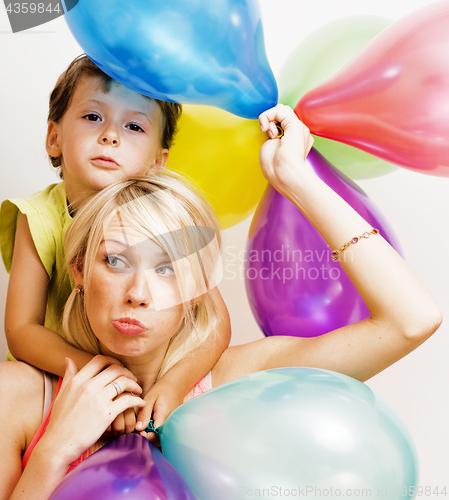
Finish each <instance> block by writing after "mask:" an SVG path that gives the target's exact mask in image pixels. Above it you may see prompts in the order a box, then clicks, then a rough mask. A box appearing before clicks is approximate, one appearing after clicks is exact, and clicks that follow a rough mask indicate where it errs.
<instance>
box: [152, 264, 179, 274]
mask: <svg viewBox="0 0 449 500" xmlns="http://www.w3.org/2000/svg"><path fill="white" fill-rule="evenodd" d="M155 271H156V274H159V275H160V276H174V274H175V270H174V269H173V266H172V265H171V264H165V265H163V266H160V267H157V268H156V269H155Z"/></svg>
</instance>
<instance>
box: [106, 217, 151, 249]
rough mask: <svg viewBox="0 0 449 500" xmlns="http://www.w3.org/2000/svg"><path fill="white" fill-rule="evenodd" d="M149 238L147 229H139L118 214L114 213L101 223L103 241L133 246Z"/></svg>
mask: <svg viewBox="0 0 449 500" xmlns="http://www.w3.org/2000/svg"><path fill="white" fill-rule="evenodd" d="M150 238H151V234H150V233H149V231H144V230H143V229H139V228H138V227H136V224H131V223H130V222H129V221H128V220H127V219H126V218H124V217H122V216H121V215H120V214H115V215H114V216H112V217H111V218H109V219H108V220H107V221H106V222H105V224H104V225H103V241H117V242H120V243H123V244H124V245H125V246H133V245H136V244H137V243H141V242H142V241H145V240H148V239H150Z"/></svg>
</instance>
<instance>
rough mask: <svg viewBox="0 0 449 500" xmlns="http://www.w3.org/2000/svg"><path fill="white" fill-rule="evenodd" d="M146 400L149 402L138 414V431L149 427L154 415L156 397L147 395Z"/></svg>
mask: <svg viewBox="0 0 449 500" xmlns="http://www.w3.org/2000/svg"><path fill="white" fill-rule="evenodd" d="M146 402H147V404H146V405H145V407H143V408H142V409H141V410H140V411H139V413H138V414H137V422H136V431H138V432H140V431H144V430H145V429H146V428H147V426H148V424H149V423H150V420H151V418H152V415H153V409H154V403H155V399H154V398H151V399H149V398H148V397H147V398H146Z"/></svg>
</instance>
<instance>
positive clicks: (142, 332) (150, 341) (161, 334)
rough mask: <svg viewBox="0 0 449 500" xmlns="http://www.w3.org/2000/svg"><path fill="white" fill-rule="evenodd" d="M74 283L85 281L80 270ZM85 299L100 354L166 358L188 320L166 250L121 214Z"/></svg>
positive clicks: (103, 246)
mask: <svg viewBox="0 0 449 500" xmlns="http://www.w3.org/2000/svg"><path fill="white" fill-rule="evenodd" d="M75 281H76V282H77V283H80V282H81V283H82V282H83V278H82V277H81V275H80V274H79V273H77V272H75ZM84 299H85V305H86V312H87V316H88V318H89V322H90V325H91V327H92V330H93V332H94V333H95V335H96V337H97V338H98V340H99V342H100V346H101V352H102V353H103V354H109V355H113V356H116V355H119V356H132V357H133V356H142V355H147V356H150V357H152V356H163V355H164V354H165V351H166V349H167V347H168V343H169V341H170V339H171V338H172V336H173V335H174V334H175V333H176V332H177V330H178V329H179V327H180V326H181V323H182V321H183V318H184V307H183V304H182V301H181V295H180V291H179V287H178V284H177V278H176V275H175V273H174V268H173V264H172V262H171V261H170V258H169V256H168V254H167V253H166V252H165V251H164V250H163V249H162V248H161V247H160V246H159V245H157V244H156V243H155V242H154V241H153V240H151V239H149V238H148V237H147V236H145V235H144V234H143V233H141V232H140V231H138V230H136V229H134V228H133V227H130V226H129V225H127V224H126V222H125V223H123V221H122V220H120V219H119V218H118V217H114V218H113V219H112V221H111V223H110V224H109V225H108V227H107V229H106V230H105V232H104V239H103V241H102V242H101V244H100V246H99V248H98V251H97V254H96V257H95V261H94V265H93V267H92V272H91V277H90V281H89V284H88V286H87V288H86V290H85V298H84Z"/></svg>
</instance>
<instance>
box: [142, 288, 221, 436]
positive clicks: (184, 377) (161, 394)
mask: <svg viewBox="0 0 449 500" xmlns="http://www.w3.org/2000/svg"><path fill="white" fill-rule="evenodd" d="M209 293H211V295H212V299H213V301H214V306H215V307H216V308H217V309H218V315H219V317H220V321H219V323H218V327H217V329H216V330H215V331H214V332H213V333H212V334H211V335H210V336H209V338H208V339H207V340H206V342H205V343H204V344H202V345H201V347H199V348H198V349H197V350H196V351H194V352H193V353H192V354H191V355H190V356H189V357H188V358H185V359H183V360H181V361H178V362H177V363H176V364H175V365H174V366H173V367H172V368H171V369H170V370H168V371H167V373H165V375H163V376H162V377H161V378H160V379H159V380H158V382H157V383H156V384H155V385H154V386H153V387H152V388H151V389H150V391H148V393H147V395H146V396H145V401H146V402H147V405H146V406H145V408H143V409H142V410H141V411H140V413H139V414H138V416H137V423H136V430H138V431H142V430H144V429H145V428H146V426H147V425H148V423H149V421H150V419H151V418H153V419H154V426H155V427H159V426H160V425H162V424H163V423H164V421H165V419H166V418H167V417H168V416H169V415H170V413H171V412H172V411H174V410H175V409H176V408H177V407H178V406H179V405H180V404H181V403H182V402H183V400H184V397H185V396H186V394H187V393H188V392H189V391H190V390H191V389H192V387H193V386H194V385H195V384H196V383H197V382H198V380H200V379H201V378H202V377H204V376H205V375H206V374H207V373H208V372H209V371H210V370H211V369H212V367H213V366H214V365H215V363H216V362H217V360H218V359H219V358H220V356H221V355H222V353H223V352H224V351H225V349H226V348H227V347H228V345H229V342H230V340H231V322H230V319H229V313H228V310H227V308H226V305H225V303H224V301H223V298H222V296H221V294H220V292H219V291H218V288H214V289H213V290H211V292H209ZM152 414H153V415H152Z"/></svg>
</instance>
